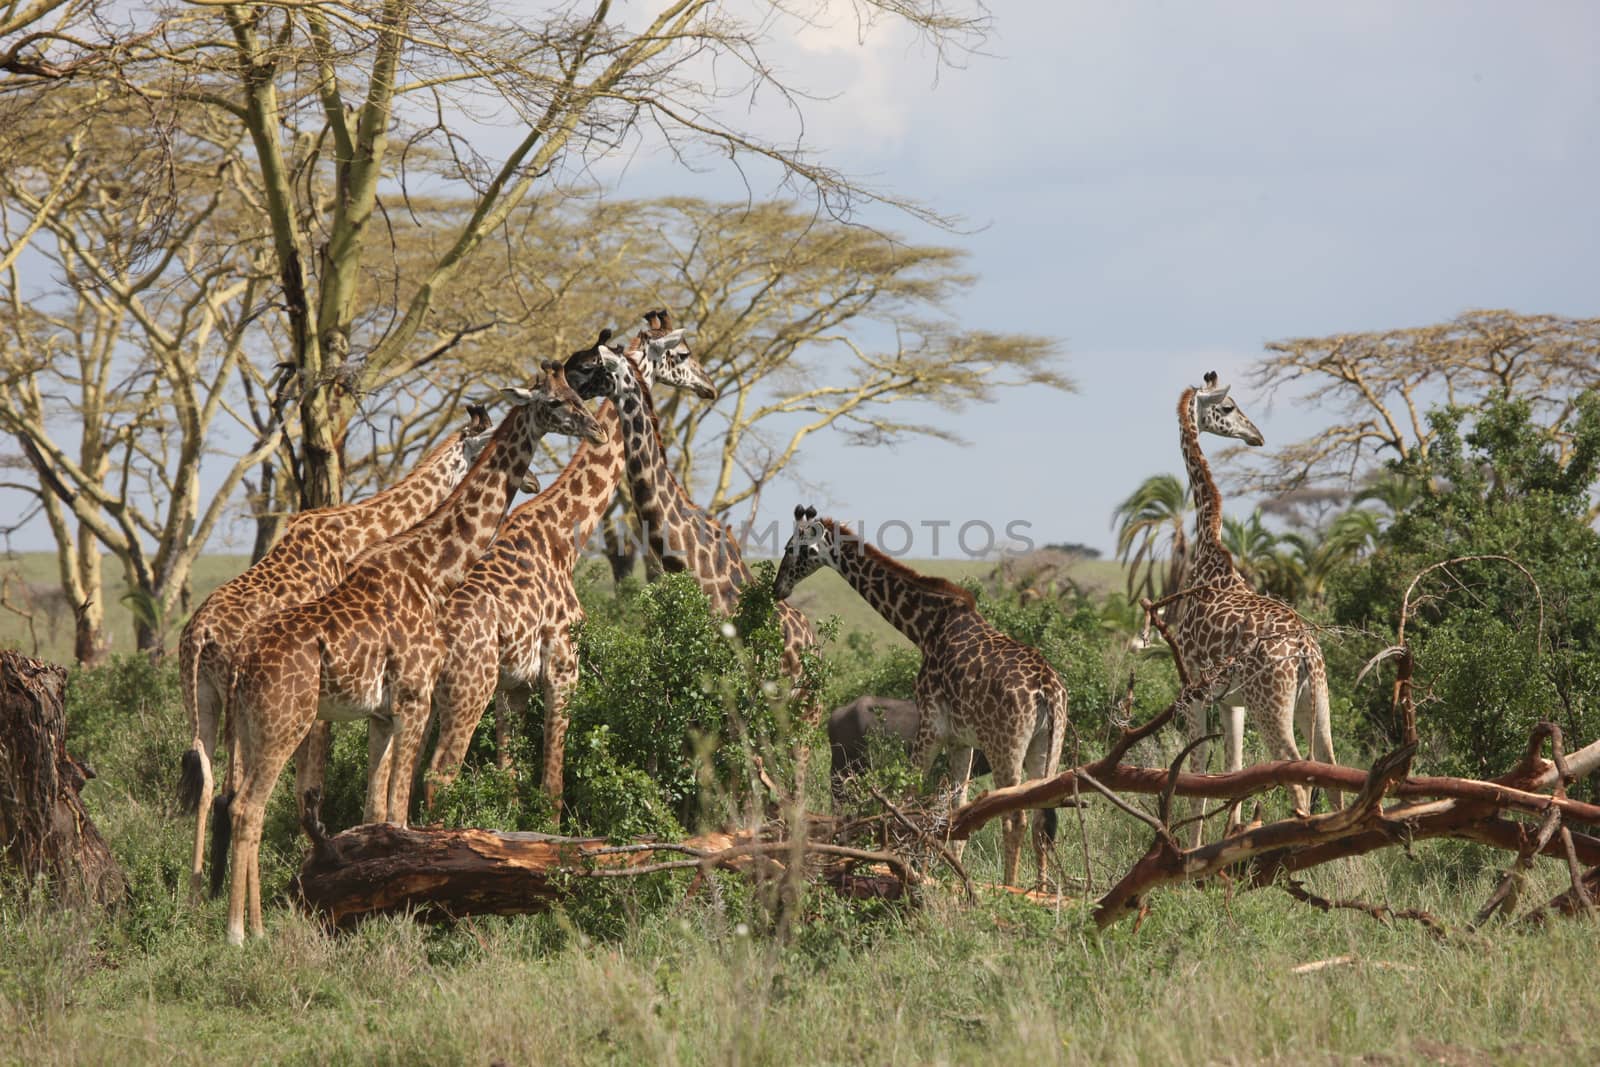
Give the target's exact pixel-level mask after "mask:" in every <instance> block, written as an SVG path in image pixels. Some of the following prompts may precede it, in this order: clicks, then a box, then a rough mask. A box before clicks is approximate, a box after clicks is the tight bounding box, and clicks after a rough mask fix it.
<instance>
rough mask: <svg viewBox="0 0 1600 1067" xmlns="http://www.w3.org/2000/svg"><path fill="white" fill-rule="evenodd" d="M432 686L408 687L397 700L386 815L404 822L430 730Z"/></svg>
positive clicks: (389, 818) (397, 696)
mask: <svg viewBox="0 0 1600 1067" xmlns="http://www.w3.org/2000/svg"><path fill="white" fill-rule="evenodd" d="M432 689H433V687H432V686H431V685H430V686H427V687H426V688H419V689H412V688H407V689H406V690H405V691H403V692H402V693H400V694H397V695H396V697H395V700H394V717H393V722H394V731H395V740H394V741H393V743H392V744H391V745H390V748H391V749H392V751H393V755H392V756H391V757H390V760H389V783H388V803H387V804H386V805H385V815H384V817H385V819H386V820H387V821H389V822H392V823H394V824H395V825H397V826H405V825H406V824H407V823H408V822H409V821H410V817H411V786H412V782H413V780H414V779H415V777H416V768H417V756H418V755H419V754H420V753H421V751H422V739H423V737H424V735H426V734H427V732H428V713H429V710H430V705H431V701H430V697H431V695H432Z"/></svg>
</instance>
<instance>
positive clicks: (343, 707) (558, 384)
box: [228, 364, 604, 944]
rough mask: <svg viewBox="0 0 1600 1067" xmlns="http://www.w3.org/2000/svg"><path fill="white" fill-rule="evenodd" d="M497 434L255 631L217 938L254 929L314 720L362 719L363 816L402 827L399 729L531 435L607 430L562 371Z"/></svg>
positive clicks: (238, 674)
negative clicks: (348, 560)
mask: <svg viewBox="0 0 1600 1067" xmlns="http://www.w3.org/2000/svg"><path fill="white" fill-rule="evenodd" d="M546 371H547V375H548V376H547V377H546V378H545V379H544V380H543V381H542V382H541V383H540V386H539V387H538V388H537V389H535V390H534V391H533V392H532V393H531V394H524V395H523V396H522V398H521V400H520V403H519V404H518V406H517V407H516V408H515V409H514V410H513V411H512V412H511V414H509V415H508V416H506V418H505V419H504V420H502V422H501V423H500V426H499V427H498V428H497V429H496V430H495V432H494V436H493V437H492V438H491V440H490V441H489V443H488V445H487V447H485V449H484V450H483V453H482V454H481V455H480V456H479V457H478V459H477V461H476V462H475V463H474V464H473V466H472V469H471V470H470V471H468V473H467V475H466V477H465V478H464V479H462V481H461V484H460V485H458V486H457V487H456V489H455V491H454V492H452V493H451V494H450V496H449V497H448V498H446V499H445V501H444V502H443V503H442V504H440V505H439V507H437V508H436V509H435V510H434V511H433V512H432V513H431V514H429V515H428V516H427V517H426V518H425V519H423V520H422V521H421V522H420V523H418V524H417V525H415V526H413V527H412V528H411V529H409V530H407V531H406V532H405V533H403V534H401V535H400V536H398V537H395V538H391V539H389V540H387V541H385V542H383V543H381V544H380V545H378V546H377V547H376V548H374V549H372V550H370V551H369V552H368V553H367V554H366V555H365V556H364V557H363V558H362V559H361V561H360V562H359V563H358V564H357V565H356V566H355V568H354V569H353V570H352V572H351V573H350V574H349V575H348V576H347V577H346V578H345V579H344V581H343V582H341V583H340V584H339V585H338V586H337V587H336V588H334V589H333V590H331V591H329V592H328V593H326V594H324V595H323V596H321V597H318V598H317V599H315V600H312V601H310V602H309V603H306V604H301V605H298V606H296V607H292V608H288V609H286V610H284V611H280V612H277V613H275V614H273V615H271V616H268V617H267V618H266V619H263V620H262V621H261V622H259V623H258V624H257V625H256V627H255V628H254V629H253V630H252V631H251V632H250V634H248V635H247V636H246V638H245V649H244V650H243V652H242V653H241V654H240V656H239V658H238V662H237V666H236V670H235V674H234V688H233V692H232V700H231V714H232V716H233V718H234V722H235V727H236V733H237V737H238V744H239V759H240V765H241V767H242V768H243V775H242V779H241V782H240V785H239V789H238V793H237V795H236V797H235V799H234V802H233V806H232V807H233V811H232V816H233V822H232V850H231V853H230V856H229V863H230V867H231V872H230V873H231V882H230V885H229V895H228V939H229V940H230V941H231V942H234V943H236V944H237V943H239V942H241V941H243V939H244V916H245V909H246V903H247V901H248V906H249V911H250V923H251V929H252V931H253V932H254V933H255V934H257V935H258V936H259V935H260V934H261V933H262V932H263V929H262V925H261V887H260V868H259V864H258V856H259V851H260V845H261V828H262V821H263V818H264V816H265V814H266V807H267V800H268V798H269V797H270V796H271V794H272V789H273V786H274V784H275V783H276V782H277V780H278V776H279V774H280V773H281V772H282V770H283V765H284V764H285V763H286V762H287V761H288V759H289V756H290V754H291V753H292V752H293V751H294V749H295V746H296V745H298V744H299V743H300V741H301V739H302V738H303V737H304V736H305V734H306V732H307V731H308V730H309V729H310V728H311V726H312V724H313V723H314V722H315V721H316V719H318V718H319V717H320V718H325V719H335V720H340V719H345V720H353V719H361V718H364V719H367V720H368V734H367V736H368V749H367V755H368V766H367V802H366V812H365V818H366V820H367V821H368V822H375V821H391V820H392V821H395V822H398V823H400V824H402V825H403V824H404V823H405V820H406V810H407V807H408V805H409V801H410V790H411V776H410V774H409V773H405V771H409V768H405V771H399V772H397V770H396V760H395V753H396V749H397V748H399V747H400V744H397V743H396V737H397V736H398V737H399V738H400V739H401V744H403V743H404V739H405V737H406V735H407V733H408V732H411V731H415V732H418V733H420V732H421V731H422V730H423V729H424V728H425V727H426V725H427V716H428V707H429V700H430V697H431V695H432V689H433V682H434V678H435V676H436V674H437V673H438V669H439V663H440V661H441V660H442V658H443V654H444V648H443V645H444V641H443V638H442V637H441V635H440V632H439V618H438V616H439V612H440V610H441V609H442V608H443V606H444V604H445V602H446V600H447V599H448V597H449V594H450V592H451V591H452V590H453V589H454V588H455V587H456V586H457V585H459V584H460V582H461V581H462V580H463V579H464V578H465V577H466V573H467V571H468V570H469V569H470V568H471V566H472V564H473V563H474V562H475V561H476V560H477V558H478V557H479V556H480V555H482V554H483V552H484V550H485V549H486V548H487V547H488V545H489V542H490V540H491V539H492V538H493V536H494V534H495V531H496V530H497V529H498V527H499V525H500V522H501V520H502V518H504V516H505V509H506V505H507V504H508V503H509V501H510V499H511V496H512V493H513V492H514V491H515V489H516V487H517V485H518V484H520V483H521V481H522V479H523V477H524V475H525V473H526V471H527V469H528V464H529V462H530V460H531V459H532V457H533V453H534V449H535V447H536V445H537V443H538V440H539V438H540V437H542V436H543V435H544V434H545V433H548V432H555V433H562V434H567V435H571V436H582V437H584V438H585V439H587V440H590V441H593V442H596V443H599V442H603V440H604V433H603V431H602V429H601V427H600V424H599V423H598V422H597V421H596V420H595V417H594V416H593V415H592V414H591V413H590V412H589V411H587V410H586V409H585V408H584V406H583V401H582V399H581V398H580V397H579V396H578V395H577V394H576V393H575V392H573V391H572V389H571V388H570V387H569V386H568V385H567V384H566V381H565V379H564V377H563V376H562V374H561V368H560V365H559V364H547V365H546Z"/></svg>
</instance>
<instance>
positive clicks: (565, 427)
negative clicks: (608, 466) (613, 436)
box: [500, 359, 610, 445]
mask: <svg viewBox="0 0 1600 1067" xmlns="http://www.w3.org/2000/svg"><path fill="white" fill-rule="evenodd" d="M541 369H542V370H543V371H544V375H543V377H541V378H540V379H539V381H538V382H537V383H535V385H534V387H533V388H532V389H523V388H510V389H502V390H501V391H500V392H501V395H503V396H504V397H506V399H508V400H510V401H511V402H512V403H513V404H516V405H517V406H519V407H526V408H528V409H529V411H530V413H531V414H532V416H533V426H534V430H535V432H537V433H540V434H547V433H556V434H561V435H563V436H565V437H581V438H583V439H584V440H585V441H588V442H589V443H590V444H596V445H603V444H605V443H606V441H607V440H609V438H610V435H609V434H607V433H606V431H605V428H604V427H602V426H601V425H600V421H599V420H598V419H596V418H595V417H594V413H593V412H592V411H590V410H589V409H588V407H587V406H585V404H584V400H583V397H581V396H579V395H578V393H577V390H575V389H573V388H572V386H571V385H569V384H568V383H567V376H566V371H565V369H564V368H563V367H562V365H561V363H560V362H559V361H558V360H553V359H547V360H545V361H544V363H543V364H542V365H541Z"/></svg>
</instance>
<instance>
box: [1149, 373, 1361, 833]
mask: <svg viewBox="0 0 1600 1067" xmlns="http://www.w3.org/2000/svg"><path fill="white" fill-rule="evenodd" d="M1228 388H1229V387H1228V386H1219V385H1218V384H1217V376H1216V374H1215V372H1213V373H1210V374H1207V375H1206V376H1205V386H1204V387H1203V388H1189V389H1186V390H1184V392H1183V395H1182V397H1181V398H1180V399H1179V400H1178V440H1179V444H1180V445H1181V447H1182V449H1183V461H1184V464H1185V466H1186V467H1187V468H1188V472H1189V488H1190V492H1191V493H1192V494H1193V496H1194V503H1195V526H1196V537H1195V543H1194V546H1193V549H1192V552H1191V555H1190V559H1189V563H1188V567H1187V573H1186V574H1185V576H1184V579H1183V588H1184V589H1186V590H1192V592H1190V593H1189V594H1188V595H1186V596H1184V597H1183V598H1181V599H1179V600H1177V601H1175V602H1174V603H1173V604H1172V605H1171V606H1169V607H1168V609H1167V619H1168V622H1169V625H1170V626H1171V629H1172V632H1173V637H1174V639H1175V640H1176V642H1177V646H1178V652H1179V655H1180V656H1181V657H1182V659H1183V664H1184V667H1185V668H1187V670H1188V671H1189V674H1190V677H1192V678H1198V677H1200V676H1201V675H1203V674H1204V673H1205V672H1207V671H1209V670H1211V669H1213V668H1215V667H1216V666H1218V665H1219V664H1221V663H1222V662H1223V661H1225V660H1226V659H1227V658H1228V657H1230V656H1237V657H1239V658H1238V661H1237V664H1236V666H1235V668H1234V675H1233V677H1234V678H1235V679H1236V681H1235V683H1234V684H1233V686H1232V687H1231V689H1230V691H1229V692H1228V693H1225V694H1223V695H1222V696H1221V698H1220V700H1219V702H1220V703H1222V704H1224V705H1229V704H1236V703H1240V702H1242V703H1243V705H1244V707H1245V708H1246V709H1247V710H1248V712H1249V715H1250V717H1251V719H1252V720H1253V721H1254V722H1255V724H1256V727H1257V729H1259V730H1260V731H1261V734H1262V738H1263V740H1265V742H1266V745H1267V749H1268V751H1269V752H1270V753H1271V754H1272V757H1273V758H1274V759H1299V758H1300V750H1299V748H1298V747H1297V746H1296V745H1295V740H1294V724H1295V723H1296V722H1298V723H1299V726H1300V730H1301V733H1303V734H1305V735H1306V739H1307V741H1308V743H1309V745H1310V748H1311V758H1312V759H1317V760H1326V761H1327V762H1329V763H1332V762H1333V735H1332V730H1331V729H1330V726H1329V721H1328V674H1327V668H1326V667H1325V666H1324V664H1323V659H1322V647H1321V646H1320V645H1319V644H1318V643H1317V637H1316V634H1315V633H1314V632H1313V631H1312V629H1311V627H1310V626H1308V625H1307V624H1306V621H1305V620H1304V619H1302V618H1301V617H1300V615H1299V614H1298V613H1297V612H1296V611H1295V610H1294V609H1293V608H1291V607H1290V606H1289V605H1287V604H1285V603H1283V602H1282V601H1278V600H1274V599H1273V598H1271V597H1268V596H1263V595H1261V594H1260V593H1257V592H1256V591H1255V590H1253V589H1251V588H1250V585H1249V583H1248V582H1246V581H1245V580H1244V577H1243V576H1242V575H1241V574H1240V573H1239V570H1238V568H1237V567H1235V566H1234V562H1233V556H1232V555H1231V554H1230V553H1229V552H1228V550H1227V548H1226V547H1225V546H1224V545H1223V543H1222V493H1221V491H1220V490H1218V488H1217V483H1216V482H1215V481H1214V480H1213V479H1212V477H1211V466H1210V464H1209V463H1207V461H1206V457H1205V453H1204V452H1202V451H1201V449H1200V434H1201V433H1210V434H1215V435H1216V436H1218V437H1228V438H1233V439H1235V440H1239V441H1243V442H1244V443H1245V444H1248V445H1260V444H1261V443H1262V441H1263V438H1262V436H1261V431H1260V430H1258V429H1256V427H1255V424H1254V423H1252V422H1251V421H1250V419H1249V418H1247V417H1246V416H1245V414H1244V412H1243V411H1241V410H1240V409H1239V405H1238V404H1237V403H1236V402H1235V401H1234V400H1232V399H1231V398H1230V397H1229V396H1228ZM1185 711H1186V714H1187V717H1188V720H1189V737H1190V739H1191V740H1196V739H1198V738H1201V737H1204V736H1205V732H1206V724H1205V707H1204V706H1203V705H1198V704H1196V705H1192V706H1190V707H1188V708H1186V709H1185ZM1240 726H1241V723H1240V722H1239V720H1238V718H1237V717H1235V716H1233V715H1226V714H1225V715H1224V716H1223V732H1224V745H1225V748H1226V755H1227V764H1228V770H1230V771H1235V770H1238V769H1239V767H1240V766H1241V765H1242V764H1243V762H1244V759H1243V742H1242V739H1241V737H1240ZM1206 748H1207V746H1206V745H1204V744H1202V745H1200V746H1199V747H1198V748H1196V749H1195V751H1194V754H1193V756H1192V763H1191V766H1192V767H1193V768H1194V769H1195V770H1197V771H1204V769H1205V766H1206V754H1207V753H1206ZM1291 789H1292V791H1293V796H1294V807H1295V812H1296V813H1297V814H1300V815H1305V814H1307V813H1309V811H1310V809H1311V797H1310V790H1308V789H1307V788H1306V787H1305V786H1303V785H1295V786H1292V787H1291ZM1329 799H1330V802H1331V803H1332V804H1333V805H1334V806H1335V807H1338V806H1339V803H1340V796H1339V794H1338V793H1337V792H1334V793H1330V794H1329ZM1197 807H1198V808H1199V810H1203V805H1196V804H1191V809H1192V810H1193V809H1195V808H1197ZM1202 827H1203V824H1202V823H1201V821H1200V820H1198V819H1197V820H1195V823H1194V829H1193V840H1194V842H1195V843H1196V844H1198V843H1199V841H1200V837H1201V832H1202Z"/></svg>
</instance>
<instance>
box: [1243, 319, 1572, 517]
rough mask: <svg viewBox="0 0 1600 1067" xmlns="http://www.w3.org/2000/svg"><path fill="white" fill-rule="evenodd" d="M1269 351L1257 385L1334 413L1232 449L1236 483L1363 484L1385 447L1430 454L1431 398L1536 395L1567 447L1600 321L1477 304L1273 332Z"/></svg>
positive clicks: (1280, 487) (1255, 486)
mask: <svg viewBox="0 0 1600 1067" xmlns="http://www.w3.org/2000/svg"><path fill="white" fill-rule="evenodd" d="M1267 352H1268V355H1267V356H1265V357H1264V358H1263V359H1262V360H1261V361H1260V362H1259V363H1257V364H1256V366H1255V367H1254V369H1253V370H1252V371H1251V374H1250V384H1251V386H1252V387H1253V388H1255V389H1257V390H1259V391H1264V392H1267V393H1277V392H1278V391H1280V390H1283V391H1286V392H1288V393H1290V394H1291V395H1292V397H1293V401H1294V403H1295V404H1297V405H1300V406H1303V407H1305V408H1308V409H1310V410H1314V411H1316V412H1318V413H1319V415H1321V416H1323V417H1325V418H1326V417H1332V419H1333V420H1334V421H1333V422H1332V424H1331V425H1329V426H1327V427H1326V428H1325V429H1322V430H1320V431H1319V432H1318V433H1316V434H1314V435H1312V436H1310V437H1307V438H1305V439H1303V440H1300V441H1295V442H1292V443H1290V444H1288V445H1284V446H1282V447H1279V448H1276V449H1272V450H1267V451H1263V450H1260V449H1232V450H1230V451H1229V453H1228V456H1229V457H1230V458H1229V464H1228V465H1229V466H1230V467H1232V468H1234V469H1236V470H1239V471H1241V472H1242V473H1240V474H1239V475H1238V476H1237V477H1236V479H1235V483H1236V487H1237V488H1239V489H1242V490H1247V491H1256V492H1268V493H1282V492H1285V491H1288V490H1291V489H1297V488H1300V487H1302V486H1306V485H1319V484H1328V483H1339V484H1343V485H1345V486H1349V485H1353V484H1355V483H1356V482H1357V481H1358V480H1359V479H1360V478H1361V477H1362V476H1363V475H1365V474H1367V473H1369V472H1370V470H1371V467H1372V464H1373V460H1374V459H1375V458H1378V457H1381V456H1382V455H1384V454H1386V453H1387V454H1389V455H1392V456H1400V455H1404V454H1405V453H1406V452H1408V451H1410V450H1412V449H1417V450H1419V451H1421V452H1423V453H1426V452H1427V450H1428V447H1429V445H1430V444H1431V442H1432V437H1433V435H1432V432H1431V431H1430V430H1429V428H1428V422H1427V412H1428V409H1429V408H1430V407H1432V406H1434V405H1437V404H1441V403H1447V404H1463V405H1470V404H1475V403H1478V402H1480V401H1481V400H1482V399H1483V398H1484V397H1485V396H1487V395H1488V394H1489V393H1491V392H1494V391H1497V390H1504V391H1507V392H1510V393H1511V394H1513V395H1515V396H1518V397H1521V398H1523V399H1526V400H1528V401H1529V402H1530V403H1532V405H1533V409H1534V417H1535V418H1536V419H1538V420H1539V421H1540V422H1541V423H1542V424H1543V425H1545V426H1546V427H1548V428H1549V430H1550V433H1551V435H1552V437H1553V438H1554V439H1555V440H1556V441H1557V442H1558V443H1559V444H1562V445H1563V446H1564V445H1565V442H1564V440H1563V437H1562V432H1561V427H1563V426H1564V425H1565V424H1566V423H1567V422H1568V420H1569V419H1570V418H1571V416H1572V414H1573V412H1574V411H1575V407H1574V404H1575V402H1576V400H1577V397H1578V395H1579V394H1580V393H1582V392H1583V391H1584V390H1586V389H1592V388H1595V387H1597V386H1600V319H1572V318H1565V317H1562V316H1559V315H1520V314H1517V313H1516V312H1512V311H1469V312H1466V313H1465V314H1462V315H1459V316H1457V317H1456V318H1454V319H1452V320H1450V321H1449V322H1445V323H1439V324H1437V325H1433V326H1421V327H1414V328H1410V329H1403V330H1387V331H1381V332H1376V333H1348V334H1335V335H1333V336H1331V337H1310V338H1295V339H1292V340H1287V341H1274V342H1272V343H1271V344H1269V345H1267Z"/></svg>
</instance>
